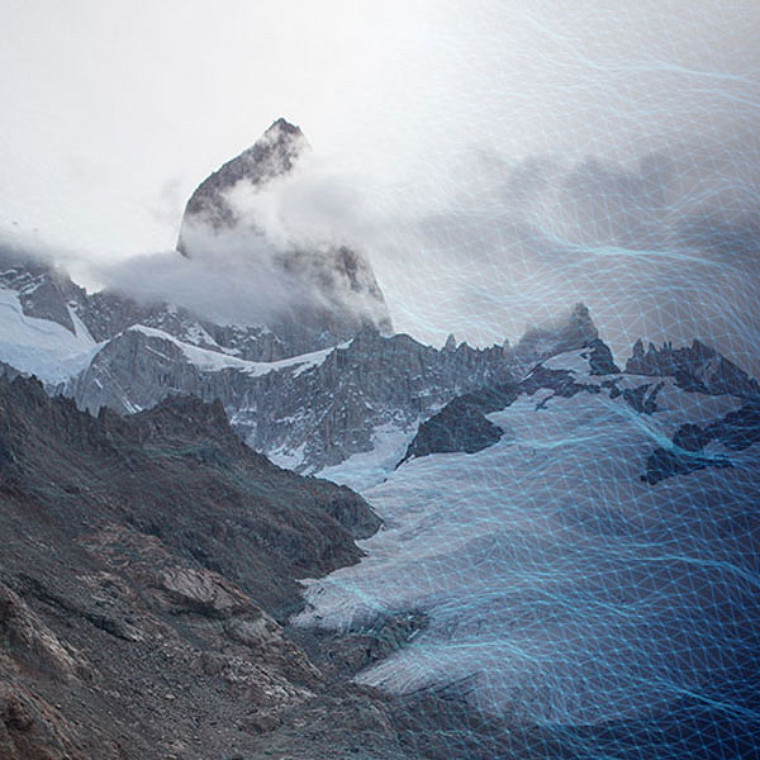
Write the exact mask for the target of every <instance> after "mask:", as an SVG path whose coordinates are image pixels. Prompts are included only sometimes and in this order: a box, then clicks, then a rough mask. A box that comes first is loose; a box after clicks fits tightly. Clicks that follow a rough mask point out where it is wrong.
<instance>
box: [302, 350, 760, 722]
mask: <svg viewBox="0 0 760 760" xmlns="http://www.w3.org/2000/svg"><path fill="white" fill-rule="evenodd" d="M581 354H582V352H574V353H573V354H570V355H565V356H562V357H558V358H556V359H554V360H552V364H551V366H552V367H553V368H555V369H557V368H561V367H568V366H569V367H570V368H571V369H572V371H573V373H574V375H575V376H576V378H577V380H578V382H583V383H589V384H599V383H600V382H601V381H603V380H605V379H608V378H599V377H589V375H588V365H587V363H585V362H584V361H580V360H581V358H582V357H581ZM653 380H654V382H659V379H657V378H654V379H653V378H642V377H635V376H623V377H622V378H621V379H620V381H619V386H620V388H621V389H622V388H623V387H625V386H626V385H627V386H629V387H635V386H637V385H641V384H643V383H644V382H647V383H652V382H653ZM657 403H658V407H659V408H658V411H657V412H655V413H654V414H651V415H647V414H641V413H638V412H636V411H635V410H634V409H633V408H632V407H631V406H630V405H629V404H628V403H626V401H625V400H624V398H623V397H622V396H617V397H616V398H610V395H609V393H608V392H607V391H606V389H602V392H600V393H590V392H581V393H578V394H577V395H575V396H573V397H571V398H563V397H559V396H554V395H553V392H552V391H549V390H541V391H539V392H537V393H536V394H535V395H533V396H531V397H528V396H526V395H522V396H520V398H519V399H518V400H517V401H516V402H514V403H513V404H512V405H511V406H509V407H508V408H506V409H504V410H503V411H500V412H497V413H495V414H491V415H489V419H490V420H491V421H492V422H494V423H495V424H497V425H499V426H500V427H501V428H502V429H503V430H504V431H505V435H504V436H503V438H502V439H501V440H500V441H499V442H498V443H497V444H496V445H494V446H492V447H490V448H487V449H485V450H483V451H480V452H479V453H476V454H463V453H454V454H435V455H432V456H427V457H424V458H419V459H414V460H411V461H408V462H406V463H405V464H404V465H402V466H401V467H399V468H398V469H397V470H395V471H393V470H391V469H389V468H388V469H386V471H385V476H386V477H387V479H386V480H385V481H384V482H380V483H377V484H375V485H374V486H372V487H368V488H365V489H363V491H362V493H363V495H364V496H365V497H366V498H367V499H368V500H369V501H370V503H371V504H372V505H373V507H374V508H375V510H376V511H377V512H378V514H379V515H380V516H381V517H382V518H383V520H384V521H385V525H384V528H383V529H382V530H381V531H380V532H379V533H378V534H376V535H375V536H374V537H373V538H371V539H369V540H368V541H365V542H363V543H362V544H361V545H362V548H363V549H364V550H365V551H366V552H367V556H366V558H364V559H363V560H362V561H361V563H360V564H358V565H356V566H354V567H349V568H345V569H342V570H339V571H338V572H336V573H333V574H332V575H330V576H328V577H327V578H324V579H321V580H319V581H312V582H310V584H309V587H308V592H307V601H308V605H307V609H306V610H305V611H304V612H303V613H302V614H301V615H300V616H299V617H298V618H297V620H296V622H297V623H298V624H300V625H318V626H323V627H327V628H348V627H350V626H354V627H355V626H360V625H362V624H363V623H367V622H369V621H371V620H373V619H374V618H377V617H378V616H382V615H385V614H387V613H390V612H399V611H411V610H419V611H423V612H425V613H426V614H427V616H428V618H429V626H428V628H427V629H426V630H424V631H423V632H421V633H420V634H419V635H417V636H416V637H415V638H414V640H413V641H411V642H410V643H409V644H408V645H407V646H406V647H405V648H403V649H402V650H400V651H399V652H397V653H396V654H394V655H393V656H391V657H390V658H388V659H387V660H385V661H382V662H380V663H379V664H378V665H376V666H374V667H372V668H370V669H368V670H365V671H364V672H363V673H361V674H360V677H359V680H361V681H362V682H365V683H369V684H373V685H376V686H381V687H383V688H386V689H388V690H391V691H393V692H409V691H413V690H415V689H417V688H419V687H421V686H425V685H429V684H443V683H448V682H454V681H457V680H460V679H465V680H466V682H468V683H469V684H470V686H469V688H470V689H471V695H470V696H471V698H472V699H473V700H475V701H476V702H477V703H478V704H479V705H480V706H481V707H484V708H486V709H488V710H493V711H496V712H504V711H510V712H511V713H513V714H515V713H516V714H518V715H519V714H522V715H524V716H525V717H526V718H527V719H530V720H535V721H538V722H541V723H556V724H578V723H596V722H599V721H602V720H610V719H629V718H636V717H638V716H640V715H643V714H645V713H646V712H647V711H651V710H656V709H659V708H660V707H662V708H667V705H668V704H670V703H671V702H674V701H676V700H679V699H681V698H684V697H687V696H688V697H690V698H694V697H695V698H697V699H699V700H706V701H710V702H712V703H714V702H715V701H716V700H720V703H721V704H723V705H725V708H726V710H729V711H731V710H732V709H733V707H734V706H736V705H738V704H739V702H740V701H741V700H740V694H742V693H743V692H744V691H746V688H747V686H746V684H747V682H748V681H749V680H751V678H752V677H754V676H753V675H752V674H753V673H754V675H755V676H756V675H757V673H758V672H760V668H758V667H757V660H758V652H760V630H758V627H757V625H756V623H757V621H759V620H760V614H758V613H760V594H758V591H759V590H760V576H759V575H758V559H757V547H758V545H760V518H758V514H757V510H758V504H759V503H760V478H758V473H760V446H758V445H757V444H756V445H754V446H751V447H750V448H747V449H745V450H743V451H734V450H731V451H728V450H727V449H725V448H724V447H723V445H722V444H715V443H711V444H710V446H709V447H708V448H707V449H706V451H705V454H704V455H706V456H715V457H720V458H723V459H728V460H730V462H731V464H732V465H733V466H732V467H728V468H717V467H709V468H707V469H703V470H699V471H696V472H692V473H691V474H688V475H679V476H674V477H670V478H668V479H665V480H663V481H661V482H659V483H657V484H656V485H650V484H649V483H647V482H645V481H643V480H642V477H641V476H642V474H644V472H645V471H646V462H647V458H648V456H649V455H650V454H651V453H652V451H653V450H654V449H655V448H657V447H658V446H663V445H664V444H668V442H669V439H670V438H672V436H673V434H674V432H675V431H676V430H677V428H678V427H679V426H680V425H681V424H683V423H686V422H692V423H704V422H708V421H712V420H715V419H718V418H720V417H722V416H723V415H725V414H726V413H727V412H729V411H732V410H734V409H736V408H738V407H739V406H740V405H741V401H740V400H739V399H736V398H733V397H729V396H721V397H713V396H704V395H701V394H698V393H687V392H685V391H683V390H680V389H679V388H677V387H676V386H675V384H674V383H673V382H672V380H666V381H665V385H664V386H663V388H662V390H661V391H660V393H659V395H658V397H657ZM386 453H387V452H385V451H383V450H381V451H380V453H379V456H380V457H385V455H386ZM351 465H352V463H351V461H349V462H346V463H344V464H343V465H342V466H341V467H338V468H333V471H331V473H330V475H331V477H335V475H336V472H337V471H339V470H341V469H342V468H344V469H346V470H347V471H346V472H345V473H343V474H342V479H344V480H350V467H351ZM362 465H363V468H364V470H365V471H366V469H367V462H366V457H365V460H363V462H362ZM736 709H737V710H738V709H739V707H738V706H737V707H736Z"/></svg>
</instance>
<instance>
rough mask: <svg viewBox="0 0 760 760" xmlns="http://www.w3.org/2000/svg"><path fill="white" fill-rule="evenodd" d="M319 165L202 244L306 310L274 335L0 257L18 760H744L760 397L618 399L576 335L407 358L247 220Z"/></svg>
mask: <svg viewBox="0 0 760 760" xmlns="http://www.w3.org/2000/svg"><path fill="white" fill-rule="evenodd" d="M305 150H306V143H305V140H304V139H303V135H302V134H301V132H300V130H299V129H298V128H297V127H294V126H292V125H290V124H288V123H287V122H285V121H283V120H280V121H278V122H275V124H274V125H272V127H271V128H270V129H269V130H268V131H267V133H266V134H265V135H264V137H263V138H261V139H260V140H259V141H257V142H256V143H255V144H254V145H253V146H252V148H250V149H249V150H247V151H245V152H244V153H243V154H241V155H240V156H238V157H237V158H235V159H233V160H232V161H230V162H228V163H227V164H225V165H224V166H223V167H222V168H221V169H220V170H219V171H218V172H215V173H214V174H213V175H211V177H209V178H208V179H207V180H206V181H205V182H204V183H202V184H201V186H200V187H199V188H198V190H197V191H196V193H195V194H194V195H193V197H192V198H191V199H190V201H189V203H188V207H187V209H186V213H185V218H184V220H183V226H182V230H181V234H180V243H179V249H180V252H181V253H182V254H183V255H184V256H185V257H190V259H192V261H193V262H194V263H195V262H197V263H198V265H199V266H200V267H201V270H200V271H203V269H202V267H203V266H204V261H205V262H206V263H208V261H209V260H210V259H206V258H205V257H211V256H214V257H217V258H219V257H221V258H222V260H223V259H224V257H225V256H232V257H234V256H238V255H243V256H246V257H248V258H249V260H250V261H252V262H253V263H254V266H253V267H252V269H251V271H253V272H257V271H258V270H257V267H258V266H259V265H260V266H261V272H262V277H264V278H266V277H269V276H270V275H272V274H273V273H274V278H275V279H274V281H273V282H276V283H280V284H282V286H283V292H285V293H290V294H293V293H300V294H310V295H309V296H308V297H304V298H301V299H300V300H297V302H291V305H292V304H293V303H297V305H296V306H293V308H292V309H291V308H290V306H288V308H287V309H285V310H280V311H277V310H274V311H271V312H270V315H269V316H270V319H268V320H267V321H264V322H262V323H261V324H256V325H239V324H224V323H215V322H214V321H213V320H210V319H208V318H205V317H202V316H201V315H199V314H196V313H194V312H193V311H192V310H191V309H188V308H186V307H183V306H181V305H179V304H175V303H171V302H156V303H144V302H140V301H138V300H135V299H133V298H130V297H127V296H125V295H124V294H121V293H118V292H116V291H113V290H109V291H103V292H100V293H94V294H90V293H87V292H86V291H85V290H83V289H82V288H80V287H78V286H77V285H76V284H74V283H73V282H72V281H71V280H70V279H69V278H68V277H67V276H66V275H65V274H64V273H62V272H60V271H58V270H57V269H55V268H54V267H51V266H50V265H48V264H46V263H44V262H41V261H37V260H34V259H32V258H29V257H27V258H20V257H19V256H18V255H16V254H13V253H12V252H0V513H1V514H2V520H3V525H4V529H5V533H4V541H3V542H2V544H1V545H0V640H2V642H3V647H0V676H1V677H2V681H1V682H0V757H1V758H5V757H8V758H11V759H12V760H17V759H19V758H29V759H31V760H36V759H37V758H48V759H49V758H53V759H54V760H63V758H64V757H68V758H82V760H84V758H90V757H95V756H97V757H106V758H109V757H113V758H124V757H128V758H129V757H138V756H139V757H145V758H153V757H156V758H159V757H161V758H165V757H172V758H185V759H186V760H187V759H188V758H205V757H229V758H232V757H237V758H248V757H260V756H275V757H276V756H280V757H290V756H302V757H310V758H312V757H313V758H328V757H329V758H333V757H341V758H343V757H359V758H367V759H368V758H370V757H371V758H379V759H381V760H391V759H392V758H397V759H401V758H412V757H414V758H430V759H431V760H432V759H434V760H438V759H439V758H440V759H441V760H443V759H444V758H446V759H448V758H450V757H472V758H477V759H478V760H486V759H488V760H490V759H491V758H494V757H516V758H547V759H548V758H557V757H562V758H568V760H570V759H571V758H572V759H573V760H580V758H589V757H602V756H604V757H631V758H654V757H656V758H658V760H663V759H664V760H671V759H672V760H675V758H682V757H702V756H706V757H716V758H718V757H728V756H731V757H752V756H755V755H756V754H757V741H756V736H757V735H758V734H760V720H758V717H757V716H758V715H760V704H758V700H757V688H756V685H757V683H758V681H759V680H760V659H759V658H758V655H757V653H758V652H760V639H759V638H758V631H760V625H759V623H760V605H758V597H757V593H756V587H757V574H758V562H757V551H756V546H757V540H758V537H760V521H758V517H757V503H758V500H759V498H760V493H758V482H759V481H758V478H757V473H758V472H760V386H758V383H757V381H756V380H755V379H753V378H751V377H749V376H748V375H747V373H746V372H744V371H743V370H742V369H741V368H740V367H738V366H737V365H735V364H733V363H732V362H731V361H730V360H729V359H727V358H726V357H724V356H723V355H722V354H721V353H720V349H721V347H720V346H715V347H710V346H707V345H705V344H704V343H702V342H701V341H699V340H695V341H694V342H693V343H692V344H691V345H686V346H673V345H672V344H671V343H665V344H664V345H662V346H660V347H657V346H654V345H653V344H649V345H648V347H647V348H646V349H645V344H644V342H643V341H637V342H636V344H635V345H634V346H633V349H632V355H631V357H630V358H629V359H628V360H627V361H626V362H625V365H624V367H623V364H622V363H621V364H618V363H616V361H615V358H614V357H613V355H612V352H611V351H610V349H609V347H608V346H607V345H606V344H605V343H604V341H603V340H602V339H601V337H600V331H599V330H598V329H597V326H596V325H595V323H594V321H593V319H592V317H591V314H590V312H589V310H588V308H586V306H585V305H584V304H582V303H579V304H577V305H576V306H575V307H574V308H573V309H571V310H570V311H569V313H567V314H564V315H559V316H558V317H557V319H556V320H555V321H554V323H553V324H550V325H543V326H534V327H531V328H530V329H528V330H527V331H526V333H525V335H524V336H523V337H522V338H521V339H520V340H519V341H518V342H517V343H516V344H515V345H514V347H511V346H510V345H509V344H508V343H507V342H505V343H504V344H501V345H495V346H492V347H490V348H483V349H476V348H472V347H470V346H468V345H467V344H464V343H462V344H459V345H458V344H457V341H456V340H455V339H454V337H453V336H451V337H450V338H449V340H447V341H446V344H445V345H444V347H443V348H442V349H440V350H439V349H436V348H433V347H431V346H426V345H423V344H421V343H419V342H418V341H416V340H414V339H413V338H411V337H410V336H408V335H399V334H394V333H392V331H391V330H390V323H389V322H388V321H386V320H385V317H384V316H383V313H384V309H385V306H384V302H383V300H382V294H381V293H380V291H379V289H376V285H377V284H376V282H375V281H374V275H373V274H372V272H371V269H370V268H369V263H368V262H367V261H366V260H364V258H363V257H362V256H361V255H360V254H358V253H355V252H353V251H351V250H350V249H348V248H347V247H345V246H343V245H341V244H336V245H332V244H330V245H324V244H322V243H320V242H319V241H317V242H314V243H313V245H312V244H310V245H308V246H303V245H301V244H300V243H302V242H303V241H300V243H298V244H296V242H297V241H290V240H288V241H282V240H278V241H273V240H271V239H269V236H268V235H269V233H268V231H267V225H266V223H265V222H264V221H262V220H261V219H258V218H257V216H256V208H257V207H258V201H260V200H261V198H262V197H263V195H266V194H271V196H270V197H269V201H272V202H274V201H273V200H272V199H275V200H276V199H277V198H281V197H282V194H287V192H288V190H289V188H290V187H291V185H290V184H289V183H291V182H297V181H298V172H299V171H301V169H302V168H303V163H304V161H305V156H304V152H305ZM291 243H292V244H291ZM175 260H176V261H179V262H185V263H187V262H186V260H185V259H182V258H180V255H179V254H177V255H176V256H175ZM230 261H231V262H232V261H233V259H231V260H230ZM352 277H353V278H354V279H353V280H352ZM223 297H224V294H223V293H220V294H219V298H223ZM621 367H623V369H622V371H621ZM31 374H34V375H36V376H37V377H38V378H39V382H37V381H36V380H31V379H29V378H28V376H29V375H31ZM280 466H284V467H286V468H287V470H285V469H281V468H280ZM294 471H295V472H294ZM296 472H297V473H300V474H301V475H304V474H309V475H310V476H313V475H315V474H318V475H319V476H320V477H323V478H329V480H330V481H332V482H327V481H326V480H317V479H315V478H314V477H301V475H297V474H295V473H296ZM338 484H343V485H338ZM347 486H350V487H351V488H354V489H356V491H351V490H349V488H348V487H347ZM357 541H360V542H361V543H356V542H357ZM304 588H305V591H304ZM726 748H728V749H726ZM724 750H726V751H728V752H729V754H728V755H727V754H726V753H725V752H724Z"/></svg>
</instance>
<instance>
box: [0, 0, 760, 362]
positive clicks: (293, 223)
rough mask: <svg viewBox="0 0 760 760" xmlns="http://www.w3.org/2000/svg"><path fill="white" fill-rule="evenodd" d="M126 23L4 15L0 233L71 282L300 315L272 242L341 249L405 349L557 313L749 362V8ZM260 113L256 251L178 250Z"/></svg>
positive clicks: (612, 335) (268, 9)
mask: <svg viewBox="0 0 760 760" xmlns="http://www.w3.org/2000/svg"><path fill="white" fill-rule="evenodd" d="M126 7H127V6H122V5H121V4H119V3H114V4H97V3H94V2H88V1H87V0H73V1H72V2H71V3H67V4H66V5H65V6H62V5H60V4H58V3H53V2H52V1H50V2H47V1H45V0H36V1H35V0H33V1H32V2H27V3H23V4H22V3H19V2H13V1H12V2H10V3H8V4H7V6H6V10H7V12H6V16H7V21H8V23H7V24H5V27H4V31H2V32H0V35H2V37H3V39H2V42H3V45H2V47H0V50H2V52H0V62H1V63H2V64H3V66H2V69H1V71H2V74H0V96H2V98H3V103H4V104H5V107H4V109H3V112H2V117H0V118H1V119H2V124H3V134H4V138H5V139H4V140H3V142H2V144H1V145H0V158H2V163H3V167H4V172H3V183H2V185H0V229H2V231H3V232H4V233H5V235H6V236H7V235H15V236H16V237H18V238H21V239H23V240H24V241H26V242H27V243H28V244H31V245H32V246H33V247H37V246H41V245H44V246H47V247H48V248H53V249H55V250H58V251H61V253H59V254H58V257H57V258H58V259H59V260H60V261H62V262H63V263H64V265H66V266H67V267H69V268H70V269H72V271H73V273H74V275H75V277H79V278H80V279H84V280H85V281H86V282H87V283H89V284H100V285H102V284H108V283H115V284H116V285H118V286H119V287H122V288H123V289H126V290H128V291H130V292H133V293H137V294H139V295H141V296H143V297H153V296H156V297H159V296H162V297H167V298H170V299H172V300H179V301H182V302H185V303H187V304H188V305H191V306H195V307H196V308H199V309H201V310H205V311H206V312H213V311H214V310H215V309H216V310H217V313H218V312H224V314H221V313H218V316H220V317H222V316H225V315H226V318H231V319H237V320H239V321H250V320H255V319H258V318H261V315H262V314H263V315H265V314H266V312H267V310H268V309H270V308H281V307H282V306H283V304H285V305H287V304H288V303H289V302H290V300H291V299H299V298H302V297H304V294H303V293H301V292H298V291H297V290H295V291H294V290H293V287H294V286H293V283H283V282H282V281H281V280H280V279H278V278H275V277H273V274H272V270H271V267H269V266H267V265H266V262H269V261H270V258H271V255H272V253H273V252H275V251H276V250H277V249H278V248H281V247H285V246H287V245H290V244H294V243H295V244H300V245H305V244H310V243H311V244H324V243H327V242H340V243H348V244H350V245H352V246H354V247H356V248H357V249H360V250H362V251H364V252H365V253H366V254H367V255H368V256H369V257H370V258H371V261H372V264H373V267H374V269H375V272H376V274H377V277H378V280H379V281H380V284H381V286H382V288H383V290H384V292H385V295H386V299H387V301H388V304H389V307H390V310H391V314H392V317H393V319H394V324H395V327H396V329H398V330H402V331H408V332H410V333H412V334H413V335H415V336H417V337H419V338H421V339H423V340H426V341H430V342H433V343H439V344H440V343H441V342H443V340H444V339H445V337H446V335H447V334H448V333H449V332H454V333H455V334H456V335H457V337H458V338H460V339H468V340H470V341H473V342H476V343H480V344H483V343H492V342H496V341H499V342H500V341H501V340H503V338H504V337H509V338H510V339H511V340H515V339H516V338H517V337H519V335H520V334H521V333H522V331H523V329H524V328H525V326H526V324H531V323H534V322H543V321H546V320H547V319H551V318H552V317H553V316H555V315H556V314H558V313H560V312H562V311H564V310H565V309H566V308H568V307H569V306H570V305H572V304H573V303H574V302H576V301H579V300H583V301H585V302H586V303H587V305H588V306H589V307H590V308H591V312H592V315H593V316H594V318H595V321H596V322H597V324H598V325H599V327H600V329H601V332H602V335H603V337H605V338H607V339H608V340H609V341H610V342H611V343H612V344H613V348H614V350H615V351H616V353H617V354H618V357H619V358H622V357H624V356H625V354H626V353H627V351H628V348H629V346H630V344H631V343H632V342H633V340H635V338H636V337H639V336H642V337H645V338H649V339H652V340H664V339H666V338H672V339H674V340H676V341H682V340H690V339H691V338H692V337H695V336H698V337H701V338H703V339H704V340H705V341H706V342H709V343H713V344H715V345H718V346H719V347H721V348H722V349H723V350H725V351H726V352H727V353H728V354H730V355H731V356H732V358H734V359H736V360H737V361H739V362H740V363H742V364H743V365H744V366H748V365H751V364H752V363H753V361H754V359H753V357H754V356H755V355H756V353H757V352H756V346H757V343H758V337H760V336H758V315H757V306H756V304H755V301H756V300H757V299H756V297H755V296H756V294H757V293H758V290H759V288H758V272H757V263H756V259H757V242H756V241H757V234H756V233H757V222H756V220H757V200H758V196H759V193H758V166H759V164H758V152H759V151H758V145H757V139H756V137H755V135H757V134H758V132H759V131H758V129H757V127H758V119H757V117H758V109H759V107H760V105H759V104H760V96H759V93H760V85H759V81H760V76H759V75H758V72H759V71H760V49H758V47H757V45H756V44H755V40H756V36H757V31H758V29H759V28H760V24H759V17H760V8H758V6H757V4H756V3H754V2H752V3H732V4H730V5H726V4H724V3H720V2H717V1H716V0H708V1H705V2H701V3H699V4H694V3H687V2H683V1H682V0H671V1H670V2H658V3H655V2H651V1H649V0H647V1H646V2H642V3H636V4H632V3H623V2H620V1H619V0H614V1H612V2H607V3H595V4H577V3H573V4H569V3H561V2H559V1H558V0H539V1H538V2H535V3H524V2H518V1H517V0H513V1H512V0H490V1H489V0H475V1H472V0H470V1H469V2H464V1H461V2H452V1H451V0H444V1H439V2H436V3H433V2H432V0H431V1H428V0H411V2H405V3H403V4H402V3H400V2H395V1H393V0H392V1H391V2H389V3H383V4H378V3H348V2H347V1H346V2H343V1H342V0H328V1H327V2H325V3H320V4H318V5H317V4H313V3H308V2H294V3H291V4H289V6H288V8H287V13H286V12H285V10H278V9H277V8H276V7H275V6H272V5H261V4H252V3H248V2H243V1H242V0H224V1H223V2H219V3H214V4H211V3H203V2H200V1H199V0H192V1H190V2H175V1H174V0H169V1H166V2H163V3H160V4H147V3H138V4H136V5H135V4H130V6H129V12H125V8H126ZM278 116H285V117H286V118H288V119H289V120H291V121H293V122H295V123H297V124H299V125H300V126H301V127H302V128H303V130H304V132H305V134H306V136H307V138H308V139H309V141H310V142H311V143H312V145H313V146H314V148H315V151H314V155H313V156H311V157H309V158H308V159H307V161H306V162H305V164H304V166H303V171H302V172H300V173H299V174H297V175H296V176H294V177H293V178H292V179H290V180H289V181H287V182H282V183H277V184H276V185H275V186H273V187H272V188H271V192H269V193H267V194H266V195H260V196H257V197H255V198H253V199H249V200H252V201H253V206H254V207H255V211H256V217H257V221H258V223H259V225H260V226H262V227H263V228H264V229H265V231H266V233H267V238H268V239H267V241H261V240H258V241H257V242H256V243H255V244H253V246H252V247H253V248H254V249H255V250H256V251H257V253H258V256H257V257H256V258H255V259H253V260H252V258H251V255H250V254H251V248H250V247H247V248H246V247H244V248H245V250H240V249H239V248H240V247H239V246H238V244H236V243H235V244H233V243H230V241H227V243H229V244H227V243H226V244H225V245H223V246H220V250H219V255H218V257H217V256H215V257H213V258H212V260H210V261H205V262H201V261H196V262H188V261H187V260H185V259H181V258H180V257H179V256H178V255H177V254H176V253H174V252H173V251H172V250H171V249H173V246H174V243H175V241H176V234H177V231H178V227H179V220H180V216H181V212H182V208H183V205H184V202H185V201H186V199H187V198H188V197H189V195H190V194H191V193H192V190H193V189H194V187H195V186H196V185H197V184H198V183H199V182H200V181H201V180H202V179H203V178H204V177H205V176H206V175H207V174H208V173H210V172H211V171H212V170H214V169H216V168H217V167H218V166H219V165H220V164H221V163H222V162H224V161H225V160H227V159H229V158H231V157H232V156H233V155H235V154H236V153H237V152H239V151H240V150H242V149H243V148H245V147H247V146H248V145H250V144H251V143H252V142H253V141H254V140H255V139H256V138H257V137H258V136H259V135H260V134H261V133H262V132H263V131H264V129H265V128H266V127H267V126H268V125H269V123H270V122H271V121H272V120H274V119H275V118H276V117H278ZM648 156H649V157H652V156H654V158H647V157H648ZM587 157H595V160H596V163H594V162H592V161H589V160H588V159H587ZM642 161H643V163H642ZM161 251H164V253H160V252H161ZM138 255H139V258H137V256H138ZM252 261H253V262H255V261H259V262H263V263H260V264H256V263H252Z"/></svg>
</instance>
